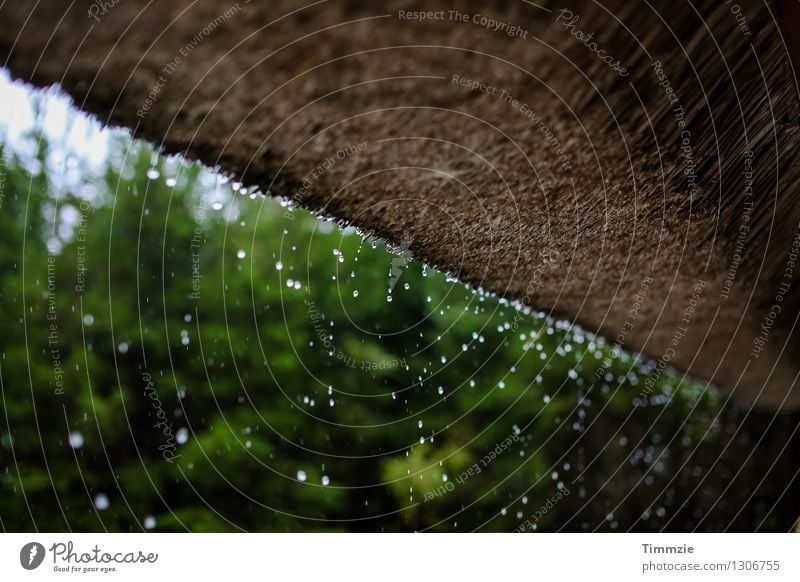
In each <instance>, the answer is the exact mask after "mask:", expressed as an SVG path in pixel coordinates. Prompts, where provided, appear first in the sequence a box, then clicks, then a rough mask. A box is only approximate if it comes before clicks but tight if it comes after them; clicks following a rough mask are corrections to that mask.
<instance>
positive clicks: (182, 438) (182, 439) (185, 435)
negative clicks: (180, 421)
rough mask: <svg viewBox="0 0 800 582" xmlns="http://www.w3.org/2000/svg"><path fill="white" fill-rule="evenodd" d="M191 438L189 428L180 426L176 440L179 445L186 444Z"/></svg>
mask: <svg viewBox="0 0 800 582" xmlns="http://www.w3.org/2000/svg"><path fill="white" fill-rule="evenodd" d="M188 440H189V429H187V428H185V427H183V428H179V429H178V432H176V433H175V441H176V442H177V443H178V444H179V445H185V444H186V441H188Z"/></svg>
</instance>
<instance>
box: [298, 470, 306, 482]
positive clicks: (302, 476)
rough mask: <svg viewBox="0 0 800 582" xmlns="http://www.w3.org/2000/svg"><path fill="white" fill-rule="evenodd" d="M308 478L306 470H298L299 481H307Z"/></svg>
mask: <svg viewBox="0 0 800 582" xmlns="http://www.w3.org/2000/svg"><path fill="white" fill-rule="evenodd" d="M306 479H308V475H306V472H305V471H298V472H297V480H298V481H305V480H306Z"/></svg>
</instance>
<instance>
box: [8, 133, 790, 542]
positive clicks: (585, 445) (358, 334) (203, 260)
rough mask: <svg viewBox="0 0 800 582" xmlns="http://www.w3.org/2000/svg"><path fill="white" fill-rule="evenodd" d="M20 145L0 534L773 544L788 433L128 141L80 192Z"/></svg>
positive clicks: (786, 501) (39, 150)
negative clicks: (545, 536)
mask: <svg viewBox="0 0 800 582" xmlns="http://www.w3.org/2000/svg"><path fill="white" fill-rule="evenodd" d="M26 139H27V140H28V141H29V142H30V143H31V144H33V145H34V146H35V148H34V149H35V151H36V154H35V155H34V156H25V155H23V154H20V153H18V151H17V150H18V149H19V148H16V149H15V150H13V151H12V150H11V149H10V148H9V147H8V145H5V146H3V149H2V155H3V157H2V159H3V160H4V165H3V168H2V170H3V172H4V182H3V186H4V191H3V195H4V196H3V198H2V201H3V206H2V208H0V229H2V232H3V233H4V234H3V236H4V239H3V240H4V244H3V245H2V246H0V330H1V331H2V333H0V381H1V382H2V385H1V387H2V399H0V404H1V405H2V414H0V525H2V528H3V529H4V530H10V531H17V530H36V529H38V530H52V531H62V530H81V531H98V530H111V531H137V530H142V529H159V530H175V531H183V530H192V531H236V530H268V531H296V530H306V531H318V530H412V529H414V530H427V529H432V530H441V531H449V530H458V531H461V530H473V529H483V530H496V531H511V530H515V529H517V530H526V531H533V530H538V531H542V530H559V529H563V530H577V531H581V530H595V529H597V530H626V529H635V530H653V531H656V530H662V529H667V530H686V529H694V528H699V529H711V530H713V529H745V530H749V529H778V530H785V529H788V528H789V527H791V524H792V522H793V519H792V518H793V517H794V516H796V515H797V514H798V513H800V512H798V509H797V500H796V496H795V495H787V494H786V493H785V492H786V488H787V486H788V485H791V484H792V483H794V479H795V474H794V472H793V469H792V468H791V467H789V466H788V464H787V463H786V462H785V460H786V450H787V449H786V447H784V448H781V447H780V446H779V445H787V444H789V445H791V447H795V446H796V444H795V443H796V438H795V429H796V426H797V423H796V418H791V417H775V418H773V417H772V416H771V415H770V416H768V415H766V414H765V413H758V412H754V411H747V410H740V409H739V408H738V407H737V406H735V405H733V404H730V403H726V402H724V401H723V399H722V398H721V397H720V395H719V394H718V393H717V392H716V391H714V390H713V389H712V388H708V387H706V386H705V385H701V384H698V383H695V382H693V381H689V380H685V379H683V378H682V377H681V376H680V375H679V374H676V373H673V372H668V373H662V374H658V373H656V372H655V371H654V367H653V363H652V362H643V361H640V360H639V358H637V357H635V356H633V355H629V354H626V353H624V352H622V351H620V350H618V349H616V348H612V347H611V346H609V345H607V344H606V342H604V341H603V340H602V339H600V338H595V337H592V336H591V335H589V334H587V333H585V332H584V331H582V330H581V329H579V328H577V327H574V326H570V325H569V324H568V323H564V322H554V321H552V320H550V319H549V318H548V317H546V316H545V314H540V313H522V312H520V311H518V310H517V309H516V308H515V307H514V306H512V305H510V304H509V303H508V302H506V301H504V300H502V299H498V298H496V297H492V296H488V295H485V294H481V293H476V292H473V291H472V290H470V289H468V288H466V287H465V286H464V285H462V284H461V283H459V282H458V281H457V280H455V279H454V278H450V277H448V276H446V275H444V274H442V273H438V272H436V271H435V270H433V269H432V268H429V267H426V266H424V265H420V264H418V263H416V262H413V261H412V262H410V263H408V264H405V263H406V261H405V260H400V259H397V258H396V257H395V260H394V262H393V255H392V254H391V253H389V252H388V251H387V250H386V248H385V245H384V244H383V243H381V242H380V241H375V240H371V239H364V238H363V237H362V236H360V235H359V233H357V232H356V231H355V230H354V229H352V228H347V227H343V228H339V227H336V226H335V225H334V224H332V223H330V222H326V221H324V220H319V219H317V218H316V217H314V216H312V215H310V214H308V213H306V212H304V211H300V210H292V209H289V208H286V207H285V206H282V205H281V204H280V203H279V202H278V201H276V200H274V199H271V198H263V197H260V196H257V195H256V193H255V192H253V191H252V190H249V189H246V188H243V187H242V186H241V185H239V184H235V183H232V182H230V181H229V180H227V179H226V178H224V177H221V176H216V175H214V174H213V173H211V172H209V171H207V170H204V169H202V168H200V167H199V166H197V165H190V164H187V163H185V162H183V161H181V160H178V159H164V158H162V157H160V156H158V155H157V154H155V153H154V152H153V151H152V150H151V149H150V148H149V147H148V146H146V145H142V144H139V143H134V142H131V141H130V140H129V139H128V138H127V137H124V136H116V137H114V138H113V139H112V141H111V144H110V153H109V156H108V160H107V162H106V164H105V167H104V169H103V171H102V172H101V173H100V174H99V175H98V174H97V173H96V172H94V171H92V170H91V169H90V168H88V167H87V166H85V165H82V166H80V168H78V170H79V171H78V176H79V178H78V179H67V178H66V177H65V174H62V173H59V171H58V168H55V167H54V164H53V163H52V161H51V160H50V147H51V146H50V145H49V144H48V143H47V140H46V139H45V138H44V135H43V134H42V133H41V132H40V131H36V132H33V133H32V134H31V135H29V136H27V138H26ZM73 169H74V168H73ZM74 173H75V172H72V174H74ZM648 378H649V383H647V382H648ZM646 383H647V384H646ZM645 385H646V386H647V387H648V388H647V390H645V389H644V387H645ZM764 437H766V439H765V438H764ZM791 447H789V449H788V450H792V449H791ZM754 453H755V455H754ZM781 459H783V462H779V463H777V464H776V463H775V461H776V460H778V461H780V460H781ZM767 463H769V464H767ZM764 467H766V469H764V470H761V469H759V468H764ZM765 471H767V473H765Z"/></svg>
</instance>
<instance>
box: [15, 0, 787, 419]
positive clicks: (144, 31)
mask: <svg viewBox="0 0 800 582" xmlns="http://www.w3.org/2000/svg"><path fill="white" fill-rule="evenodd" d="M454 5H455V6H457V12H458V14H459V15H460V16H459V17H456V16H455V15H454V13H453V12H450V11H455V10H456V8H454ZM569 5H570V8H569V10H567V11H562V7H563V4H557V3H554V2H551V1H549V0H543V1H541V2H538V1H537V2H527V1H520V2H506V3H502V4H500V3H498V4H496V5H495V4H492V5H487V4H486V3H484V2H477V1H468V0H464V1H461V2H457V3H452V2H439V1H437V0H432V1H429V2H425V3H417V4H416V6H415V5H414V4H413V3H407V2H397V1H390V2H382V3H371V2H366V1H363V2H358V1H346V0H335V1H330V2H321V3H318V4H313V5H310V6H308V7H305V8H304V7H302V5H301V4H299V3H293V2H288V1H277V2H269V3H266V2H264V3H259V2H249V3H248V2H245V1H244V0H241V1H240V2H239V3H231V4H226V3H225V2H219V1H217V0H197V1H191V2H190V1H188V0H170V2H144V1H143V0H121V1H118V2H117V3H116V4H114V3H113V2H112V1H111V0H108V1H106V2H94V3H92V2H88V1H83V2H80V1H79V2H74V3H73V2H71V1H70V2H67V1H66V0H50V1H48V2H40V3H38V4H37V7H36V8H35V9H34V10H33V11H31V3H25V2H12V3H5V4H4V5H3V7H2V9H0V21H2V22H3V26H2V28H0V55H2V58H3V59H5V62H6V64H7V65H8V66H9V67H10V69H11V71H12V72H13V74H14V75H15V76H17V77H19V78H21V79H25V80H27V81H30V82H32V83H34V84H36V85H39V86H44V85H50V84H53V83H59V84H61V86H62V87H63V88H64V89H65V90H66V91H67V92H68V93H69V94H70V95H72V96H73V97H74V99H75V101H76V103H77V105H78V106H80V107H81V108H83V109H85V110H87V111H90V112H92V113H94V114H96V115H98V116H99V117H100V118H101V119H102V120H104V121H105V122H107V123H112V124H119V125H123V126H125V127H129V128H131V129H133V130H134V132H135V134H136V135H137V136H139V137H142V138H145V139H148V140H150V141H152V142H154V143H157V144H160V145H162V146H163V147H164V148H165V149H166V150H167V151H169V152H180V153H183V154H185V155H187V156H188V157H190V158H193V159H199V160H202V161H204V162H205V163H207V164H209V165H216V164H219V165H220V166H221V167H222V168H223V169H225V170H227V171H230V172H232V173H236V174H237V175H238V176H240V179H241V180H242V181H244V182H245V183H248V184H254V185H260V186H262V187H263V189H264V190H269V191H270V192H271V193H273V194H277V195H284V196H287V197H289V198H294V199H295V200H297V201H298V202H299V203H300V204H302V205H304V206H307V207H309V208H311V209H314V210H316V211H319V212H321V213H324V214H327V215H332V216H335V217H337V218H339V219H341V220H342V221H343V222H346V223H352V224H355V225H358V226H359V227H361V228H362V229H364V230H367V231H370V232H373V233H376V234H378V235H380V236H383V237H385V238H387V239H388V240H390V241H393V242H395V243H398V244H400V243H403V242H405V243H407V244H408V245H409V247H410V249H411V251H412V253H413V254H414V255H415V256H417V257H419V258H421V259H423V260H425V261H428V262H430V263H432V264H435V265H436V266H438V267H439V268H442V269H445V270H447V271H451V272H454V273H457V274H458V275H459V276H460V277H461V278H463V279H464V280H466V281H469V282H470V283H473V284H475V285H480V286H482V287H484V288H486V289H488V290H491V291H495V292H497V293H499V294H503V295H506V296H508V297H510V298H516V299H521V300H523V302H524V303H526V304H530V305H532V306H535V307H536V308H538V309H543V310H547V311H552V313H553V314H554V315H556V316H560V317H566V318H569V319H570V320H575V321H577V322H580V323H581V324H582V325H584V326H585V327H586V328H588V329H590V330H592V331H596V332H598V333H600V334H603V335H605V336H607V337H608V338H610V339H611V340H612V341H614V340H619V341H620V342H621V343H624V345H625V346H626V347H627V348H629V349H633V350H638V351H642V352H644V353H645V354H648V355H649V356H652V357H653V358H655V359H658V360H659V361H660V362H661V363H662V364H667V363H668V364H669V365H673V366H675V367H677V368H679V369H681V370H684V371H688V372H690V373H691V374H694V375H696V376H700V377H703V378H706V379H708V380H711V381H712V382H714V383H716V384H718V385H720V386H722V387H724V388H726V389H729V390H732V391H734V392H735V394H736V395H737V396H739V397H740V398H742V399H744V400H747V401H756V402H758V403H759V404H764V405H769V406H772V407H775V408H787V407H797V406H800V390H798V389H797V388H796V387H795V377H796V374H797V372H798V370H800V367H799V366H798V362H800V359H798V356H799V355H800V354H798V340H797V337H796V333H794V332H793V330H794V329H795V327H796V323H797V316H798V307H799V305H800V292H798V290H797V281H798V276H799V275H800V263H798V264H797V265H796V266H795V267H794V269H793V270H792V271H791V272H790V273H787V256H789V253H790V251H791V249H792V245H793V244H794V241H796V240H800V239H797V238H796V237H797V236H798V224H799V223H800V206H797V205H795V204H793V203H792V197H793V196H794V195H795V191H796V189H797V184H798V179H800V176H798V172H800V165H798V164H797V161H798V153H797V151H798V150H797V148H796V146H797V141H798V135H797V124H798V111H799V110H798V94H797V85H796V83H795V81H794V76H793V72H792V68H791V63H790V61H789V58H788V56H787V45H785V44H784V42H783V37H782V36H781V33H780V31H779V28H778V25H777V24H776V20H775V18H776V16H775V14H776V12H775V10H776V5H775V4H773V3H772V2H766V3H764V2H756V1H752V2H750V1H744V0H743V1H740V2H738V3H733V2H730V3H728V2H724V1H719V0H700V1H698V2H692V3H690V2H684V1H682V0H679V1H675V2H657V3H655V4H648V3H646V2H625V1H622V0H613V1H609V0H606V1H605V2H603V3H602V5H601V4H598V3H594V2H588V1H586V2H577V3H575V2H573V3H570V4H569ZM101 6H102V8H101ZM734 7H735V8H734ZM777 7H778V8H780V9H781V10H783V12H782V15H784V32H785V33H786V38H787V40H788V41H789V47H794V50H797V46H798V44H799V42H798V38H800V37H798V32H797V28H798V24H794V25H791V26H790V25H789V23H792V22H794V23H797V22H798V20H797V19H795V20H792V19H791V16H792V12H791V11H792V10H795V11H796V3H792V2H786V1H780V2H777ZM414 10H425V11H426V12H431V13H435V14H434V18H432V19H426V20H423V21H420V20H419V19H414V17H413V16H409V14H407V13H410V12H412V11H414ZM89 11H91V14H92V17H90V15H89V13H88V12H89ZM400 11H405V12H400ZM437 11H442V12H441V13H439V12H437ZM475 15H482V16H485V17H486V18H487V19H492V20H494V21H496V22H497V23H498V24H496V25H492V24H490V23H489V22H488V21H487V22H485V23H484V22H483V21H482V20H481V18H480V16H479V17H478V18H475ZM407 16H408V18H407ZM438 17H441V18H438ZM462 17H465V18H466V21H463V18H462ZM576 17H577V19H576ZM514 27H516V28H514ZM590 33H592V34H593V36H592V38H590V39H588V40H587V38H586V35H588V34H590ZM601 51H602V52H601ZM176 59H177V61H176ZM170 63H172V64H170ZM159 79H161V80H159ZM481 84H484V85H483V86H482V87H481ZM472 85H477V87H473V86H472ZM151 94H152V95H151ZM149 95H150V97H149ZM137 112H138V113H137ZM357 144H365V145H363V146H362V147H361V148H360V149H359V148H358V146H357ZM348 148H355V151H351V150H348ZM337 152H343V153H340V154H339V156H340V157H341V159H339V158H337ZM328 159H333V160H334V161H335V163H328V164H327V165H328V166H329V167H327V168H326V169H325V170H324V172H322V173H321V175H319V176H315V177H311V176H312V173H314V170H315V168H317V167H318V166H320V165H321V164H322V163H323V162H324V161H325V160H328ZM773 305H777V306H778V308H779V309H780V313H775V315H776V316H775V317H774V318H773V317H772V316H771V315H770V313H771V312H773V313H774V312H776V311H777V310H776V309H775V308H773V307H772V306H773ZM765 327H767V328H768V333H767V332H764V333H763V335H761V334H762V330H763V329H764V328H765Z"/></svg>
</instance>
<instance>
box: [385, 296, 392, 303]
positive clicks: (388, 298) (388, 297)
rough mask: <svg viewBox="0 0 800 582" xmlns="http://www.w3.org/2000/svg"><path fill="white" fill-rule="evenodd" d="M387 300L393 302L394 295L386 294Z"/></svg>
mask: <svg viewBox="0 0 800 582" xmlns="http://www.w3.org/2000/svg"><path fill="white" fill-rule="evenodd" d="M386 302H387V303H391V302H392V296H391V295H387V296H386Z"/></svg>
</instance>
